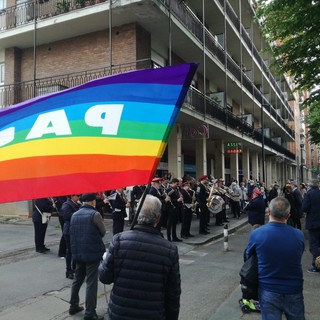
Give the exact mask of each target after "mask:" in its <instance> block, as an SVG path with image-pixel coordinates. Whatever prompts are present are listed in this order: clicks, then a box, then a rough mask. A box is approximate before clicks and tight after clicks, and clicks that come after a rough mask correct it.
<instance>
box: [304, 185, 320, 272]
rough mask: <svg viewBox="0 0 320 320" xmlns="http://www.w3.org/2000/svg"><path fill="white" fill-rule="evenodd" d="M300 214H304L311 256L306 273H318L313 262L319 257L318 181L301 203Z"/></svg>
mask: <svg viewBox="0 0 320 320" xmlns="http://www.w3.org/2000/svg"><path fill="white" fill-rule="evenodd" d="M302 212H306V213H307V215H306V229H307V230H308V231H309V249H310V252H311V254H312V266H311V267H310V268H309V269H308V272H320V270H319V269H317V268H316V266H315V260H316V258H317V257H318V256H320V250H319V245H320V241H319V239H320V190H319V181H318V180H313V181H312V183H311V189H310V190H309V191H308V192H307V194H306V195H305V197H304V199H303V202H302Z"/></svg>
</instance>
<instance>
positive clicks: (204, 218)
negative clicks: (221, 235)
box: [197, 175, 210, 235]
mask: <svg viewBox="0 0 320 320" xmlns="http://www.w3.org/2000/svg"><path fill="white" fill-rule="evenodd" d="M208 183H209V180H208V176H207V175H203V176H201V177H200V181H199V184H198V187H197V202H198V206H199V233H200V234H203V235H206V234H209V233H210V232H209V231H208V230H207V227H208V217H210V212H209V209H208V206H207V203H208V197H209V189H208Z"/></svg>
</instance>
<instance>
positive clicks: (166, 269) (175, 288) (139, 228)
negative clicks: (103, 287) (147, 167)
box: [99, 195, 181, 320]
mask: <svg viewBox="0 0 320 320" xmlns="http://www.w3.org/2000/svg"><path fill="white" fill-rule="evenodd" d="M138 206H139V205H138ZM160 216H161V201H160V200H159V199H158V198H156V197H154V196H152V195H147V196H146V198H145V200H144V203H143V205H142V207H141V211H140V214H139V216H138V224H137V225H135V226H134V227H133V229H132V230H129V231H125V232H122V233H118V234H116V235H115V236H114V237H113V239H112V242H111V244H110V247H109V251H108V254H107V257H106V259H105V260H104V261H103V262H102V264H101V265H100V267H99V279H100V281H101V282H102V283H106V284H111V283H113V288H112V291H111V294H110V299H109V306H108V314H109V319H110V320H123V319H126V320H131V319H144V320H148V319H149V320H168V319H170V320H177V319H178V317H179V309H180V294H181V287H180V282H181V280H180V270H179V269H180V268H179V255H178V249H177V247H176V246H175V245H174V244H172V243H171V242H169V241H168V240H166V239H164V238H163V237H162V236H161V234H160V231H159V230H158V229H157V228H156V226H157V224H158V222H159V221H160Z"/></svg>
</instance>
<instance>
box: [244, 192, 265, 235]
mask: <svg viewBox="0 0 320 320" xmlns="http://www.w3.org/2000/svg"><path fill="white" fill-rule="evenodd" d="M245 210H246V211H247V213H248V222H249V223H250V224H251V225H252V226H253V228H254V229H255V228H257V227H260V226H262V225H264V222H265V214H266V204H265V201H264V199H263V198H262V194H261V191H260V190H259V189H258V188H255V189H254V190H253V192H252V199H251V201H250V202H249V203H248V204H247V206H246V207H245Z"/></svg>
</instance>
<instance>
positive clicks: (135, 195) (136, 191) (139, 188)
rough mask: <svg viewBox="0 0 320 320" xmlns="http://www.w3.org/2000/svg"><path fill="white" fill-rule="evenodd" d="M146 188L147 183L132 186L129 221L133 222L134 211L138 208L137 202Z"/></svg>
mask: <svg viewBox="0 0 320 320" xmlns="http://www.w3.org/2000/svg"><path fill="white" fill-rule="evenodd" d="M145 189H146V186H145V185H136V186H134V187H133V188H132V192H131V201H130V211H129V223H132V220H133V216H134V213H135V211H136V209H137V204H138V201H139V200H140V198H141V197H142V194H143V192H144V190H145Z"/></svg>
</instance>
